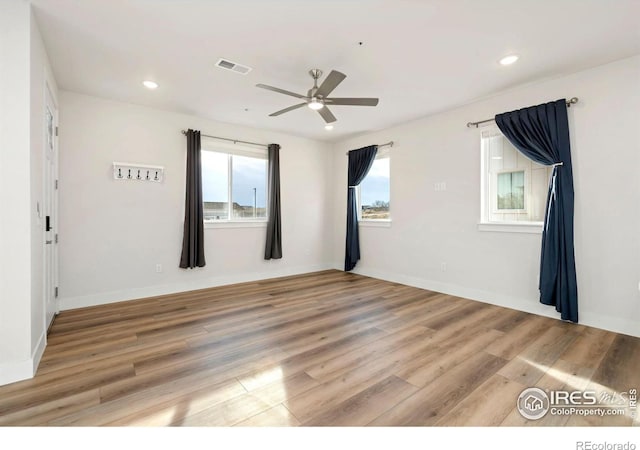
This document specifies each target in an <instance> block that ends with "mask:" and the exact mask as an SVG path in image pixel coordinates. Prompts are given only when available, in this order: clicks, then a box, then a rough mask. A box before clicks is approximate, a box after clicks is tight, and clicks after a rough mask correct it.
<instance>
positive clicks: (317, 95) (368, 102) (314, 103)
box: [256, 69, 378, 123]
mask: <svg viewBox="0 0 640 450" xmlns="http://www.w3.org/2000/svg"><path fill="white" fill-rule="evenodd" d="M309 75H311V77H312V78H313V87H312V88H311V89H309V91H308V92H307V95H300V94H296V93H295V92H291V91H285V90H284V89H280V88H277V87H273V86H267V85H266V84H256V86H257V87H259V88H262V89H268V90H270V91H274V92H279V93H281V94H285V95H290V96H292V97H296V98H299V99H302V100H303V102H302V103H298V104H297V105H293V106H289V107H288V108H285V109H281V110H280V111H276V112H274V113H272V114H269V117H275V116H279V115H280V114H284V113H286V112H289V111H293V110H294V109H298V108H302V107H303V106H305V105H306V106H308V107H309V108H311V109H313V110H315V111H318V113H319V114H320V115H321V116H322V118H323V119H324V121H325V122H326V123H332V122H335V121H336V117H335V116H334V115H333V114H332V113H331V111H329V108H328V106H333V105H351V106H376V105H377V104H378V99H377V98H348V97H347V98H344V97H343V98H338V97H333V98H332V97H328V95H329V94H331V92H333V90H334V89H335V88H336V87H337V86H338V85H339V84H340V83H342V80H344V79H345V78H347V76H346V75H345V74H343V73H340V72H338V71H337V70H332V71H331V73H329V75H327V77H326V78H325V79H324V81H323V82H322V84H321V85H320V87H318V79H319V78H320V77H321V76H322V70H320V69H312V70H310V71H309Z"/></svg>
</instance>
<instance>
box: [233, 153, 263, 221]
mask: <svg viewBox="0 0 640 450" xmlns="http://www.w3.org/2000/svg"><path fill="white" fill-rule="evenodd" d="M231 158H232V166H233V169H232V171H233V175H232V183H231V193H232V197H233V198H232V201H233V218H234V219H264V218H266V217H267V193H266V188H267V160H266V159H260V158H251V157H249V156H238V155H233V156H232V157H231Z"/></svg>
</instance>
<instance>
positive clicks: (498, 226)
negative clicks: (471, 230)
mask: <svg viewBox="0 0 640 450" xmlns="http://www.w3.org/2000/svg"><path fill="white" fill-rule="evenodd" d="M478 231H494V232H496V231H497V232H501V233H531V234H542V223H541V222H524V223H517V222H505V223H497V222H492V223H487V222H484V223H479V224H478Z"/></svg>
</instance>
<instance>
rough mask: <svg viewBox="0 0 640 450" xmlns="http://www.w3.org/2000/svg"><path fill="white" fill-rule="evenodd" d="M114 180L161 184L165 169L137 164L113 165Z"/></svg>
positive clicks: (120, 163)
mask: <svg viewBox="0 0 640 450" xmlns="http://www.w3.org/2000/svg"><path fill="white" fill-rule="evenodd" d="M113 178H114V179H116V180H136V181H153V182H155V183H161V182H162V180H163V179H164V167H162V166H150V165H147V164H136V163H123V162H114V163H113Z"/></svg>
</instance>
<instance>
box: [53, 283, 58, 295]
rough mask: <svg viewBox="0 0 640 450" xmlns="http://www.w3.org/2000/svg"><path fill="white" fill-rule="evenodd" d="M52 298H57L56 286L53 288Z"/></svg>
mask: <svg viewBox="0 0 640 450" xmlns="http://www.w3.org/2000/svg"><path fill="white" fill-rule="evenodd" d="M53 296H54V297H55V298H58V286H56V287H55V288H53Z"/></svg>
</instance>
